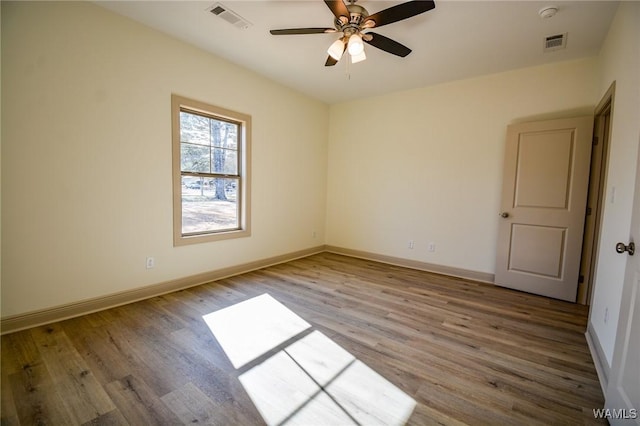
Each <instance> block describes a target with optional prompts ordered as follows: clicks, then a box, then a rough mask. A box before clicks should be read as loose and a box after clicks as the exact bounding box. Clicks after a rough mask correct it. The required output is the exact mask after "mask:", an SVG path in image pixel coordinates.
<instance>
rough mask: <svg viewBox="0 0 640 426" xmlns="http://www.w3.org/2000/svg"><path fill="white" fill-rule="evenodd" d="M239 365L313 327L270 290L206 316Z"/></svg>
mask: <svg viewBox="0 0 640 426" xmlns="http://www.w3.org/2000/svg"><path fill="white" fill-rule="evenodd" d="M202 318H204V321H205V322H206V323H207V325H208V326H209V328H210V329H211V331H212V332H213V335H214V336H215V337H216V339H218V343H220V346H222V348H223V349H224V351H225V353H226V354H227V356H228V357H229V361H231V364H233V366H234V367H235V368H241V367H242V366H244V365H245V364H247V363H249V362H251V361H253V360H254V359H256V358H258V357H259V356H260V355H263V354H265V353H266V352H268V351H269V350H271V349H273V348H275V347H276V346H278V345H280V344H281V343H284V342H286V341H287V340H289V339H290V338H292V337H295V336H296V335H298V334H299V333H301V332H303V331H304V330H306V329H308V328H310V327H311V325H310V324H309V323H308V322H306V321H305V320H303V319H302V318H300V317H299V316H298V315H296V314H294V313H293V312H292V311H290V310H289V309H287V308H286V307H285V306H284V305H283V304H282V303H280V302H278V301H277V300H275V299H274V298H273V297H271V296H270V295H268V294H263V295H261V296H258V297H254V298H253V299H249V300H245V301H244V302H240V303H237V304H235V305H233V306H229V307H228V308H224V309H221V310H219V311H216V312H212V313H210V314H207V315H205V316H203V317H202Z"/></svg>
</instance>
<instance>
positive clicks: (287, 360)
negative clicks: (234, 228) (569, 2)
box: [203, 294, 416, 425]
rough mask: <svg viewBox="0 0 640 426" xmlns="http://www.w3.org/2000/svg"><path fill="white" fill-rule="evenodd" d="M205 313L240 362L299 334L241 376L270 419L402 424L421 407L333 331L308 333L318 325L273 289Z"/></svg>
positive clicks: (234, 361) (227, 350)
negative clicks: (329, 333)
mask: <svg viewBox="0 0 640 426" xmlns="http://www.w3.org/2000/svg"><path fill="white" fill-rule="evenodd" d="M203 318H204V319H205V321H206V322H207V324H208V325H209V327H210V328H211V331H212V332H213V334H214V336H215V337H216V339H218V342H219V343H220V346H221V347H222V348H223V349H224V351H225V353H226V354H227V356H228V357H229V360H230V361H231V363H232V364H233V365H234V367H236V368H237V369H238V368H240V367H242V366H244V365H246V364H248V363H249V362H251V361H253V360H255V359H257V358H259V357H260V356H261V355H264V354H265V353H267V352H269V350H271V349H274V348H276V347H277V346H279V345H281V344H282V343H284V342H287V341H288V340H291V339H292V338H294V337H296V336H298V340H295V341H294V342H293V343H291V344H289V345H288V346H285V347H283V348H281V350H279V351H278V352H276V353H275V354H273V355H271V356H269V357H268V358H266V359H264V360H262V362H260V363H258V364H256V365H254V366H253V367H251V368H250V369H249V370H247V371H245V372H243V373H242V374H240V375H239V377H238V379H239V380H240V382H241V383H242V385H243V386H244V388H245V390H246V391H247V393H248V394H249V396H250V398H251V400H252V401H253V403H254V404H255V406H256V408H257V409H258V411H259V412H260V414H261V415H262V417H263V418H264V420H265V422H266V423H267V424H269V425H281V424H287V425H310V424H313V425H336V424H340V425H347V424H366V425H401V424H404V423H405V422H406V421H407V420H408V419H409V416H411V413H412V412H413V410H414V408H415V405H416V402H415V401H414V400H413V398H411V397H410V396H409V395H407V394H406V393H404V392H403V391H402V390H400V389H399V388H397V387H396V386H395V385H393V384H392V383H390V382H389V381H388V380H386V379H385V378H384V377H382V376H380V375H379V374H378V373H376V372H375V371H373V370H372V369H371V368H369V367H368V366H367V365H365V364H364V363H362V362H361V361H359V360H357V359H356V358H355V357H354V356H353V355H351V354H350V353H349V352H347V351H346V350H344V349H343V348H342V347H340V346H339V345H338V344H336V343H335V342H333V341H332V340H331V339H330V338H328V337H327V336H325V335H324V334H322V333H321V332H319V331H317V330H316V331H312V332H311V333H308V334H304V333H303V332H304V331H305V330H307V329H309V328H310V327H311V326H310V325H309V324H308V323H307V322H305V321H304V320H303V319H302V318H300V317H299V316H298V315H296V314H295V313H293V312H292V311H290V310H289V309H288V308H286V307H285V306H284V305H282V304H281V303H280V302H278V301H276V300H275V299H273V298H272V297H271V296H270V295H268V294H264V295H262V296H258V297H255V298H253V299H249V300H247V301H244V302H241V303H239V304H237V305H233V306H230V307H228V308H225V309H222V310H220V311H216V312H213V313H211V314H208V315H205V316H204V317H203ZM303 334H304V335H303ZM269 342H270V343H269ZM269 344H271V346H269Z"/></svg>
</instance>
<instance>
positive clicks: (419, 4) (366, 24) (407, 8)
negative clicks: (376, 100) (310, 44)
mask: <svg viewBox="0 0 640 426" xmlns="http://www.w3.org/2000/svg"><path fill="white" fill-rule="evenodd" d="M348 1H349V4H345V3H344V1H343V0H324V2H325V4H326V5H327V6H328V7H329V9H331V12H332V13H333V15H334V16H335V20H334V26H335V28H289V29H282V30H271V31H270V33H271V34H273V35H294V34H295V35H297V34H325V33H342V37H340V38H339V39H338V40H336V41H334V42H333V44H332V45H331V46H330V47H329V50H327V53H328V54H329V57H328V58H327V62H326V63H325V64H324V65H325V66H327V67H330V66H333V65H335V64H337V63H338V61H339V60H340V59H341V58H342V55H343V54H344V52H345V51H348V52H349V55H350V56H351V61H352V62H353V63H356V62H360V61H364V60H365V59H366V58H367V57H366V55H365V53H364V43H367V44H370V45H371V46H374V47H377V48H378V49H381V50H384V51H385V52H389V53H391V54H394V55H397V56H400V57H403V58H404V57H405V56H407V55H408V54H409V53H411V49H409V48H408V47H407V46H404V45H402V44H400V43H398V42H397V41H395V40H391V39H390V38H388V37H385V36H383V35H380V34H377V33H374V32H371V31H368V30H370V29H372V28H378V27H381V26H383V25H387V24H392V23H394V22H398V21H401V20H403V19H407V18H411V17H413V16H416V15H419V14H421V13H424V12H427V11H429V10H431V9H433V8H435V7H436V5H435V3H434V2H433V1H432V0H413V1H408V2H406V3H401V4H398V5H396V6H392V7H390V8H388V9H384V10H382V11H380V12H377V13H374V14H373V15H369V12H367V9H365V8H364V7H362V6H360V5H357V4H355V3H356V1H357V0H348ZM365 31H367V32H365ZM363 42H364V43H363Z"/></svg>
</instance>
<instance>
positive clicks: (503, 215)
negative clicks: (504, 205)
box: [500, 212, 509, 219]
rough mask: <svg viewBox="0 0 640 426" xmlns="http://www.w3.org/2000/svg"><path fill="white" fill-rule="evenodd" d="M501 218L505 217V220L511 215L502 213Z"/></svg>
mask: <svg viewBox="0 0 640 426" xmlns="http://www.w3.org/2000/svg"><path fill="white" fill-rule="evenodd" d="M500 216H502V217H504V218H505V219H506V218H508V217H509V213H507V212H502V213H500Z"/></svg>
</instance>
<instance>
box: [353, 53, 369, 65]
mask: <svg viewBox="0 0 640 426" xmlns="http://www.w3.org/2000/svg"><path fill="white" fill-rule="evenodd" d="M365 59H367V55H365V54H364V50H362V52H360V53H359V54H358V55H351V63H352V64H357V63H358V62H362V61H364V60H365Z"/></svg>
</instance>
